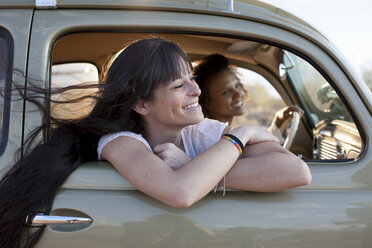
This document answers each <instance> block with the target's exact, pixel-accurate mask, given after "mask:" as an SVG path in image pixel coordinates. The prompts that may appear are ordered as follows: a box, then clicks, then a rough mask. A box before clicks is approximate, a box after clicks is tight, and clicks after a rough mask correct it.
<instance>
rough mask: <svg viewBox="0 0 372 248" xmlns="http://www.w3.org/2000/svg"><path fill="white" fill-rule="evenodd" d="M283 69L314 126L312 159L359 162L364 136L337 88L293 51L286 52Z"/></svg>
mask: <svg viewBox="0 0 372 248" xmlns="http://www.w3.org/2000/svg"><path fill="white" fill-rule="evenodd" d="M280 69H282V70H283V73H282V75H281V76H286V77H288V78H287V79H288V80H289V81H290V83H291V84H292V87H293V89H294V90H295V92H296V94H297V96H298V98H299V101H300V102H301V103H302V105H303V108H304V109H305V110H306V112H307V116H308V118H309V121H310V122H312V125H313V126H314V128H313V130H312V132H313V154H312V158H313V159H322V160H342V161H343V160H345V159H346V160H353V159H356V158H357V157H358V156H359V155H360V152H361V150H362V141H361V136H360V134H359V131H358V129H357V126H356V125H355V123H354V121H353V119H352V117H351V115H350V113H349V111H348V110H347V108H346V106H345V104H344V103H343V101H342V100H341V98H340V97H339V95H338V94H337V93H336V91H335V89H334V88H332V86H331V85H330V84H329V83H328V82H327V80H326V79H325V78H324V77H323V76H322V75H321V74H320V73H319V72H318V71H317V70H316V69H315V68H314V67H313V66H312V65H311V64H309V63H308V62H307V61H305V60H304V59H302V58H300V57H299V56H297V55H294V54H292V53H290V52H287V51H284V52H283V64H281V65H280ZM280 69H279V70H280ZM284 78H285V77H284Z"/></svg>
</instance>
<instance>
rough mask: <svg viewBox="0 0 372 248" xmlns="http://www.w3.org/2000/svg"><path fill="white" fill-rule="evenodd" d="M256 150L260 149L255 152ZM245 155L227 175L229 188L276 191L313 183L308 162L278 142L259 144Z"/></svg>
mask: <svg viewBox="0 0 372 248" xmlns="http://www.w3.org/2000/svg"><path fill="white" fill-rule="evenodd" d="M265 146H266V148H265ZM257 148H261V149H257ZM265 149H266V152H265ZM255 150H259V151H260V152H257V153H258V154H254V151H255ZM245 155H246V157H245V158H242V159H239V160H238V161H237V162H236V163H235V165H234V166H233V167H232V169H231V170H230V171H229V172H228V173H227V174H226V180H225V182H226V187H227V188H231V189H239V190H247V191H257V192H276V191H281V190H285V189H289V188H293V187H298V186H303V185H307V184H309V183H310V182H311V173H310V170H309V167H308V166H307V165H306V163H305V162H304V161H302V160H301V159H300V158H298V157H297V156H295V155H294V154H292V153H290V152H288V151H286V150H284V149H281V148H279V147H277V146H276V145H275V144H258V146H257V147H256V148H254V149H251V151H248V154H245ZM247 155H248V156H247Z"/></svg>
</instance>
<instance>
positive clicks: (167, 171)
mask: <svg viewBox="0 0 372 248" xmlns="http://www.w3.org/2000/svg"><path fill="white" fill-rule="evenodd" d="M101 156H102V158H103V159H105V160H107V161H109V162H110V163H111V164H112V165H113V166H114V167H115V168H116V169H117V170H118V172H119V173H120V174H121V175H122V176H124V177H125V178H126V179H127V180H128V181H129V182H130V183H132V184H133V185H134V186H135V187H136V188H138V189H139V190H141V191H142V192H144V193H146V194H148V195H150V196H152V197H153V198H155V199H157V200H159V201H162V202H164V203H166V204H168V205H170V206H173V207H177V208H183V207H188V206H190V205H192V204H193V203H195V202H196V201H198V200H199V199H201V198H202V197H203V196H205V195H206V194H208V193H209V192H210V191H211V190H212V188H213V187H214V186H215V185H216V184H217V183H218V182H219V180H220V179H221V178H222V177H223V176H224V175H225V174H226V173H227V172H228V171H229V169H230V168H231V167H232V166H233V164H234V163H235V162H236V160H237V158H238V156H239V153H238V151H237V149H236V147H234V145H232V144H231V143H230V142H229V141H227V140H220V141H219V142H217V143H216V144H215V145H214V146H212V147H211V148H210V149H208V150H207V151H205V152H203V153H202V154H200V155H198V156H197V157H196V158H194V159H192V160H190V161H189V162H188V163H187V164H185V165H184V166H182V167H181V168H180V169H178V170H173V169H172V168H170V167H169V166H168V165H167V164H166V163H165V162H164V161H162V160H161V159H160V158H159V157H157V156H156V155H155V154H153V153H151V152H150V151H149V150H148V149H147V148H146V147H145V145H144V144H143V143H142V142H140V141H138V140H136V139H133V138H131V137H119V138H116V139H114V140H112V141H110V142H109V143H108V144H107V145H106V146H105V147H104V148H103V150H102V154H101Z"/></svg>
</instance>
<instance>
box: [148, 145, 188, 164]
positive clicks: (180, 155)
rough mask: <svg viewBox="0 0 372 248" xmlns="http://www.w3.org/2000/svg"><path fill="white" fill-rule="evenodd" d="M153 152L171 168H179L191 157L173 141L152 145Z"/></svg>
mask: <svg viewBox="0 0 372 248" xmlns="http://www.w3.org/2000/svg"><path fill="white" fill-rule="evenodd" d="M154 153H155V154H156V155H157V156H158V157H159V158H160V159H161V160H163V161H164V163H166V164H167V165H168V166H169V167H171V168H172V169H173V170H177V169H179V168H181V167H182V166H183V165H184V164H186V163H187V162H189V161H190V160H191V158H190V157H189V156H188V155H187V154H186V153H185V152H184V151H182V150H181V149H180V148H178V147H177V146H176V145H175V144H173V143H164V144H159V145H156V146H155V147H154Z"/></svg>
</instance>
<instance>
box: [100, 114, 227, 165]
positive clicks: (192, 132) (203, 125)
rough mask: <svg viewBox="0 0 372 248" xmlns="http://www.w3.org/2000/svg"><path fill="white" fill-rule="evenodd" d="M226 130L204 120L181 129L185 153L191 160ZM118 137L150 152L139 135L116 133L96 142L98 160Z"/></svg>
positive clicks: (221, 124)
mask: <svg viewBox="0 0 372 248" xmlns="http://www.w3.org/2000/svg"><path fill="white" fill-rule="evenodd" d="M225 128H226V124H224V123H222V122H219V121H216V120H211V119H204V120H203V121H201V122H200V123H198V124H195V125H191V126H187V127H185V128H183V129H182V131H181V136H182V141H183V145H184V147H185V152H186V154H187V155H189V156H190V157H191V158H194V157H196V156H197V155H198V154H200V153H202V152H203V151H205V150H207V149H208V148H209V147H211V146H212V145H214V144H216V143H217V141H219V140H220V139H221V136H222V133H223V130H224V129H225ZM120 136H129V137H132V138H135V139H137V140H139V141H141V142H142V143H143V144H145V146H146V147H147V148H148V149H149V150H150V151H151V152H153V151H152V149H151V147H150V145H149V143H148V142H147V140H145V139H144V138H143V137H142V135H141V134H136V133H133V132H129V131H123V132H117V133H111V134H106V135H104V136H102V137H101V138H100V140H99V141H98V148H97V153H98V160H101V152H102V149H103V147H104V146H105V145H106V144H107V143H109V142H110V141H112V140H114V139H116V138H117V137H120Z"/></svg>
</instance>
